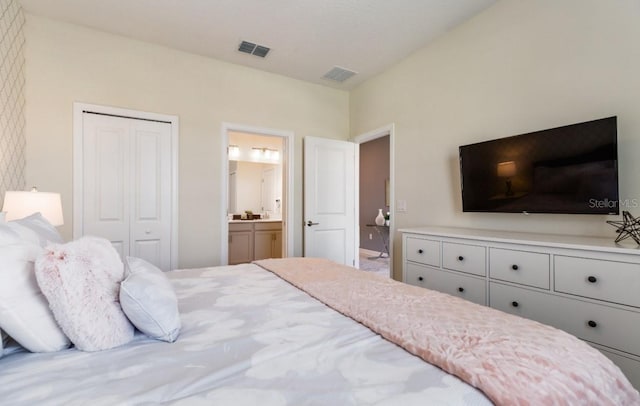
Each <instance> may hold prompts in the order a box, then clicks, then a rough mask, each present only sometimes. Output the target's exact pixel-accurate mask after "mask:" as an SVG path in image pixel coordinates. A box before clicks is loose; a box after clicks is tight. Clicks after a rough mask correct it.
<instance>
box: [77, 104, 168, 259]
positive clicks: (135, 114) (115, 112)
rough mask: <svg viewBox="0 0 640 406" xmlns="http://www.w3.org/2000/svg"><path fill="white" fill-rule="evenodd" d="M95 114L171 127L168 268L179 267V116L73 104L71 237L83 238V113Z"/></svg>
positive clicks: (96, 105)
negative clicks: (169, 255) (159, 123)
mask: <svg viewBox="0 0 640 406" xmlns="http://www.w3.org/2000/svg"><path fill="white" fill-rule="evenodd" d="M85 112H87V113H96V114H103V115H108V116H115V117H122V118H131V119H135V120H151V121H160V122H164V123H168V124H171V269H176V268H177V267H178V139H179V137H178V136H179V132H180V128H179V124H180V121H179V119H178V116H174V115H169V114H160V113H151V112H147V111H139V110H131V109H125V108H119V107H111V106H102V105H98V104H89V103H81V102H74V103H73V238H74V239H76V238H79V237H81V235H82V229H83V218H82V212H83V209H84V201H83V199H82V195H83V191H84V190H83V181H84V179H83V173H84V162H83V159H82V155H83V148H84V137H83V136H84V130H83V120H82V117H83V114H84V113H85Z"/></svg>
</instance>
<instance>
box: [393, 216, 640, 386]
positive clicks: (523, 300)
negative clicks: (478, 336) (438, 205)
mask: <svg viewBox="0 0 640 406" xmlns="http://www.w3.org/2000/svg"><path fill="white" fill-rule="evenodd" d="M399 231H400V232H401V233H402V246H403V280H404V282H405V283H409V284H412V285H416V286H422V287H425V288H429V289H434V290H438V291H441V292H445V293H449V294H452V295H455V296H459V297H462V298H464V299H467V300H470V301H472V302H475V303H479V304H482V305H487V306H491V307H493V308H496V309H499V310H502V311H505V312H508V313H512V314H517V315H520V316H522V317H527V318H530V319H534V320H538V321H540V322H542V323H545V324H549V325H552V326H554V327H557V328H560V329H563V330H565V331H567V332H569V333H571V334H574V335H576V336H577V337H579V338H581V339H583V340H585V341H587V342H589V343H590V344H592V345H593V346H594V347H596V348H598V349H599V350H601V351H602V352H603V353H604V354H605V355H607V356H608V357H609V358H611V360H613V361H614V362H615V363H616V364H617V365H618V366H619V367H620V369H622V371H623V372H624V373H625V374H626V375H627V377H628V378H629V380H630V381H631V383H632V384H633V385H634V386H635V387H636V388H640V249H639V248H637V246H636V245H635V244H633V245H631V244H630V245H625V246H616V245H615V244H614V243H613V239H614V237H613V236H612V238H611V239H604V238H589V237H571V236H557V235H543V234H530V233H512V232H500V231H488V230H472V229H463V228H447V227H423V228H411V229H401V230H399Z"/></svg>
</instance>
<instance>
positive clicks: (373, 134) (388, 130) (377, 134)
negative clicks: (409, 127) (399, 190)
mask: <svg viewBox="0 0 640 406" xmlns="http://www.w3.org/2000/svg"><path fill="white" fill-rule="evenodd" d="M386 135H388V136H389V212H390V213H391V214H392V215H391V216H390V218H389V277H390V278H392V279H393V240H394V236H395V228H396V227H395V223H396V222H395V214H396V211H395V203H396V199H395V188H394V184H395V159H394V157H395V124H394V123H391V124H387V125H385V126H383V127H380V128H376V129H375V130H372V131H369V132H366V133H364V134H360V135H358V136H356V137H355V138H354V139H353V142H355V143H356V144H358V145H359V144H363V143H365V142H368V141H373V140H375V139H378V138H382V137H384V136H386ZM357 165H358V166H357V167H356V169H357V170H356V185H357V186H356V187H357V188H358V190H359V188H360V179H359V177H360V163H359V161H358V162H357ZM356 219H360V192H359V191H358V193H357V194H356ZM356 227H357V229H356V233H357V235H358V236H359V235H360V230H359V228H360V222H359V221H358V222H357V223H356ZM358 249H360V241H358Z"/></svg>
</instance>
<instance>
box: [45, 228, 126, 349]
mask: <svg viewBox="0 0 640 406" xmlns="http://www.w3.org/2000/svg"><path fill="white" fill-rule="evenodd" d="M35 265H36V266H35V271H36V278H37V280H38V285H39V286H40V289H41V290H42V293H43V294H44V295H45V297H46V298H47V300H48V301H49V307H50V308H51V311H52V312H53V315H54V316H55V318H56V321H57V322H58V324H59V325H60V328H61V329H62V331H63V332H64V333H65V334H66V335H67V337H69V340H71V342H72V343H73V344H75V346H76V348H78V349H79V350H83V351H99V350H106V349H109V348H113V347H117V346H119V345H122V344H125V343H127V342H129V341H131V340H132V339H133V332H134V328H133V326H132V325H131V323H129V320H128V319H127V317H126V316H125V314H124V313H123V311H122V308H121V307H120V303H119V301H118V298H119V294H120V282H121V281H122V279H123V277H124V265H123V264H122V261H121V260H120V256H119V255H118V253H117V252H116V250H115V249H114V248H113V246H112V245H111V243H110V242H109V241H107V240H105V239H103V238H97V237H82V238H80V239H78V240H76V241H72V242H70V243H67V244H51V245H49V246H47V247H46V248H45V252H44V253H43V254H42V255H41V256H40V257H39V258H38V259H37V260H36V264H35Z"/></svg>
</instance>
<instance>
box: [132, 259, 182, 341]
mask: <svg viewBox="0 0 640 406" xmlns="http://www.w3.org/2000/svg"><path fill="white" fill-rule="evenodd" d="M125 263H126V268H127V270H126V272H127V275H128V276H127V278H126V279H125V280H124V281H122V284H121V285H120V304H121V305H122V310H124V313H125V314H126V315H127V317H128V318H129V320H131V323H133V325H134V326H136V327H137V328H138V330H140V331H142V332H143V333H144V334H146V335H148V336H149V337H151V338H155V339H157V340H162V341H167V342H170V343H172V342H174V341H175V340H176V339H177V338H178V334H180V327H181V324H180V312H179V311H178V298H177V297H176V294H175V292H174V291H173V288H172V287H171V283H170V282H169V279H168V278H167V277H166V276H165V274H164V273H163V272H162V271H161V270H160V269H158V268H156V267H155V266H154V265H152V264H150V263H148V262H147V261H145V260H143V259H140V258H134V257H127V258H126V260H125Z"/></svg>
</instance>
